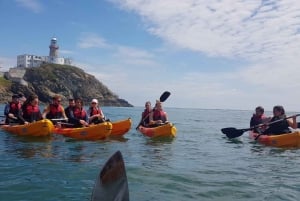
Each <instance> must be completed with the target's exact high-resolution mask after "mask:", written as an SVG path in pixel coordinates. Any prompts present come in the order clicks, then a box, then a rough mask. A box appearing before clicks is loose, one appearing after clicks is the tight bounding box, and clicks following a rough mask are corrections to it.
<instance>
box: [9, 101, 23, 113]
mask: <svg viewBox="0 0 300 201" xmlns="http://www.w3.org/2000/svg"><path fill="white" fill-rule="evenodd" d="M20 109H21V103H19V102H18V103H15V102H10V103H9V113H12V114H14V115H16V114H18V112H19V110H20Z"/></svg>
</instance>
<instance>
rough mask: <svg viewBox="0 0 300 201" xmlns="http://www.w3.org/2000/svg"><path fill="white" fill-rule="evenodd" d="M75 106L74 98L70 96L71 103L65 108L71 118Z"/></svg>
mask: <svg viewBox="0 0 300 201" xmlns="http://www.w3.org/2000/svg"><path fill="white" fill-rule="evenodd" d="M74 107H75V100H74V98H69V105H68V106H67V107H66V108H65V113H66V116H67V118H70V116H71V111H73V108H74Z"/></svg>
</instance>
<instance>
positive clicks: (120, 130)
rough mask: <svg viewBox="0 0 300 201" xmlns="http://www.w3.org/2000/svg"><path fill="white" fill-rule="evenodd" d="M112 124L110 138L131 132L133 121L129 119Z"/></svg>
mask: <svg viewBox="0 0 300 201" xmlns="http://www.w3.org/2000/svg"><path fill="white" fill-rule="evenodd" d="M111 123H112V130H111V133H110V136H122V135H124V134H125V133H127V132H128V131H129V130H130V128H131V124H132V121H131V119H130V118H128V119H124V120H120V121H114V122H111Z"/></svg>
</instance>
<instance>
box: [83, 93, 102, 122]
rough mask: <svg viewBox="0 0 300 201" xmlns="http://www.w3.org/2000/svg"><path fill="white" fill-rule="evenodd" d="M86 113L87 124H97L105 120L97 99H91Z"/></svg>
mask: <svg viewBox="0 0 300 201" xmlns="http://www.w3.org/2000/svg"><path fill="white" fill-rule="evenodd" d="M87 114H88V117H89V124H99V123H103V122H104V121H105V116H104V114H103V112H102V110H101V108H100V107H99V106H98V100H97V99H93V100H92V102H91V106H90V107H89V109H88V111H87Z"/></svg>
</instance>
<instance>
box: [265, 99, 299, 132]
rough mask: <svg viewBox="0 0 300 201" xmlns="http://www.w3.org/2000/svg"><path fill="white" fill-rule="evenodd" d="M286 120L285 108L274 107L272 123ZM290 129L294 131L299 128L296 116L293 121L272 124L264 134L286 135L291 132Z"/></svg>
mask: <svg viewBox="0 0 300 201" xmlns="http://www.w3.org/2000/svg"><path fill="white" fill-rule="evenodd" d="M284 118H286V115H285V110H284V108H283V106H281V105H276V106H274V107H273V117H272V118H271V120H270V122H273V121H277V120H280V119H284ZM289 127H291V128H294V129H296V128H297V122H296V116H293V117H292V120H290V119H284V120H282V121H279V122H277V123H273V124H270V125H269V127H268V128H267V129H266V130H265V131H264V132H263V133H264V134H267V135H280V134H284V133H290V132H291V130H290V129H289Z"/></svg>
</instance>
